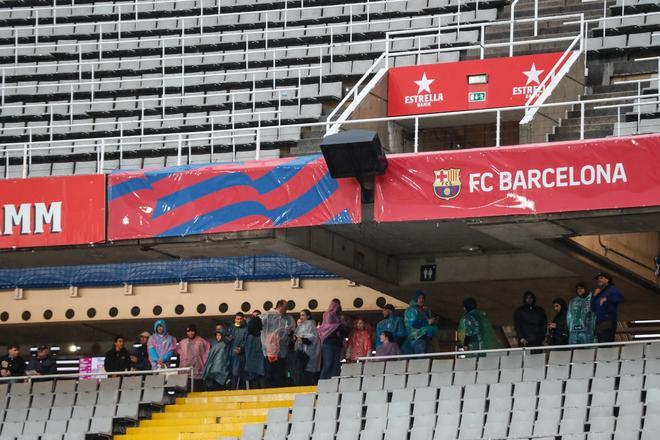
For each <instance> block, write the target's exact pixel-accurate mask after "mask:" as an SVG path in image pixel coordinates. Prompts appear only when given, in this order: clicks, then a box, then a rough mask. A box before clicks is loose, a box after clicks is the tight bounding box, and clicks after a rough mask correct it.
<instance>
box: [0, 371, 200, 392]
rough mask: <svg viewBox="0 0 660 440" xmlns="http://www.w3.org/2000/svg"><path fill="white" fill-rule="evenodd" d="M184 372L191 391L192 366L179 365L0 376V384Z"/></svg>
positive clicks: (192, 381)
mask: <svg viewBox="0 0 660 440" xmlns="http://www.w3.org/2000/svg"><path fill="white" fill-rule="evenodd" d="M180 372H186V374H187V375H189V376H190V379H191V381H190V383H191V385H190V386H191V391H194V389H193V388H192V387H193V386H194V385H193V384H194V382H195V381H194V380H192V379H194V376H193V374H194V373H193V368H192V367H179V368H160V369H157V370H143V371H116V372H110V373H108V372H106V371H104V372H98V373H63V374H43V375H41V374H36V375H33V376H10V377H0V384H2V383H3V382H16V381H20V382H28V383H31V382H32V381H34V380H37V381H42V380H44V379H55V380H57V379H79V380H81V379H83V378H87V377H105V376H110V375H111V376H147V375H149V376H150V375H155V374H171V373H180Z"/></svg>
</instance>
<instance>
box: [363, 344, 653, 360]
mask: <svg viewBox="0 0 660 440" xmlns="http://www.w3.org/2000/svg"><path fill="white" fill-rule="evenodd" d="M655 342H660V339H645V340H643V341H620V342H602V343H592V344H573V345H541V346H539V347H515V348H498V349H493V350H470V351H464V350H460V351H451V352H438V353H423V354H401V355H392V356H368V357H361V358H358V359H357V361H358V362H365V361H386V360H397V359H419V358H438V357H454V358H455V357H465V356H466V355H471V356H478V355H486V356H487V355H497V354H500V355H508V354H509V353H518V352H520V353H522V355H523V362H524V357H525V355H529V354H534V353H536V352H539V351H552V350H567V349H568V350H571V349H582V348H598V347H621V346H627V345H640V344H645V345H648V344H652V343H655Z"/></svg>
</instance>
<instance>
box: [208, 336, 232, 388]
mask: <svg viewBox="0 0 660 440" xmlns="http://www.w3.org/2000/svg"><path fill="white" fill-rule="evenodd" d="M213 339H214V340H215V344H213V345H212V346H211V350H210V351H209V356H208V359H207V360H206V365H204V375H203V379H204V386H205V387H206V389H207V390H224V389H225V385H226V384H227V380H229V362H230V360H229V350H227V343H226V342H225V340H224V330H222V327H220V329H218V330H216V332H215V335H214V338H213Z"/></svg>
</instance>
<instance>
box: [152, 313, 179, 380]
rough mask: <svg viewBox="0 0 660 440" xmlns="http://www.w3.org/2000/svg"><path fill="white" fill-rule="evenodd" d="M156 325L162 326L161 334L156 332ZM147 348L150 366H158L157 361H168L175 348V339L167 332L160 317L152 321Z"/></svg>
mask: <svg viewBox="0 0 660 440" xmlns="http://www.w3.org/2000/svg"><path fill="white" fill-rule="evenodd" d="M158 326H161V327H163V334H162V335H159V334H158ZM147 350H148V352H149V362H151V368H154V369H155V368H158V361H162V362H165V363H167V362H169V360H170V358H171V357H172V355H173V354H174V350H176V339H175V338H174V336H170V335H169V334H167V325H166V324H165V321H164V320H162V319H159V320H157V321H156V322H154V334H153V335H151V336H149V340H148V341H147Z"/></svg>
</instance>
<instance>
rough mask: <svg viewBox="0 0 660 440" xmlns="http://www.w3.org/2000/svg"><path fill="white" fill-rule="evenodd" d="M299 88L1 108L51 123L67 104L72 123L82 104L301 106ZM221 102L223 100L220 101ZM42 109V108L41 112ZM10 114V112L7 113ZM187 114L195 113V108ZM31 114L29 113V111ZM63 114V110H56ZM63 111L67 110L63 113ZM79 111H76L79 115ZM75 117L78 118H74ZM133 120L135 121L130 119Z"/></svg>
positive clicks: (143, 107) (135, 108) (147, 107)
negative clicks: (270, 103) (273, 103)
mask: <svg viewBox="0 0 660 440" xmlns="http://www.w3.org/2000/svg"><path fill="white" fill-rule="evenodd" d="M301 93H302V87H298V86H294V87H278V88H275V89H272V88H271V89H268V88H266V89H252V90H249V91H237V92H236V91H234V92H219V93H214V92H208V93H204V92H195V93H187V94H185V95H165V96H159V97H157V98H140V97H118V98H116V99H97V100H95V101H89V100H85V99H80V100H76V99H74V100H72V101H67V102H62V101H58V102H56V103H53V102H47V103H40V104H17V105H11V104H9V105H4V106H2V110H15V111H17V112H19V113H26V114H27V113H30V112H33V111H34V113H33V114H37V113H41V114H45V115H49V116H50V120H51V124H50V125H51V126H52V125H53V124H52V121H53V115H54V114H56V113H57V112H58V108H62V107H67V108H68V116H69V118H68V119H69V122H70V123H71V124H72V123H73V120H74V117H75V116H76V107H81V108H83V109H85V112H86V113H92V112H98V111H107V109H105V108H103V106H104V105H109V106H111V105H116V106H118V107H119V106H121V107H122V108H121V109H116V110H117V111H131V110H133V111H141V113H142V114H144V112H145V110H152V109H153V108H157V107H160V108H161V115H162V116H163V117H165V113H166V111H165V110H166V107H178V106H181V107H184V106H188V105H199V104H198V103H196V101H198V100H200V99H202V100H204V99H206V100H207V101H208V100H210V101H212V102H213V103H212V104H208V103H207V104H205V105H206V106H213V105H225V104H226V105H230V106H231V108H232V111H233V109H234V108H235V107H236V104H239V103H240V104H245V103H248V104H251V105H252V111H253V112H256V104H257V103H258V102H261V101H272V97H276V99H277V107H279V106H280V105H281V103H282V101H284V100H295V101H297V102H298V106H300V105H301V100H302V95H301ZM223 101H224V102H223ZM94 106H100V107H101V108H94ZM125 106H132V107H133V109H128V108H124V107H125ZM44 109H45V111H44ZM9 113H13V112H9ZM188 113H196V112H195V111H192V112H188ZM31 114H32V113H31ZM57 114H62V113H57ZM64 114H66V113H64ZM79 115H80V113H79V114H78V116H79ZM75 119H81V118H79V117H75ZM119 122H120V121H119ZM133 122H135V121H133Z"/></svg>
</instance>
